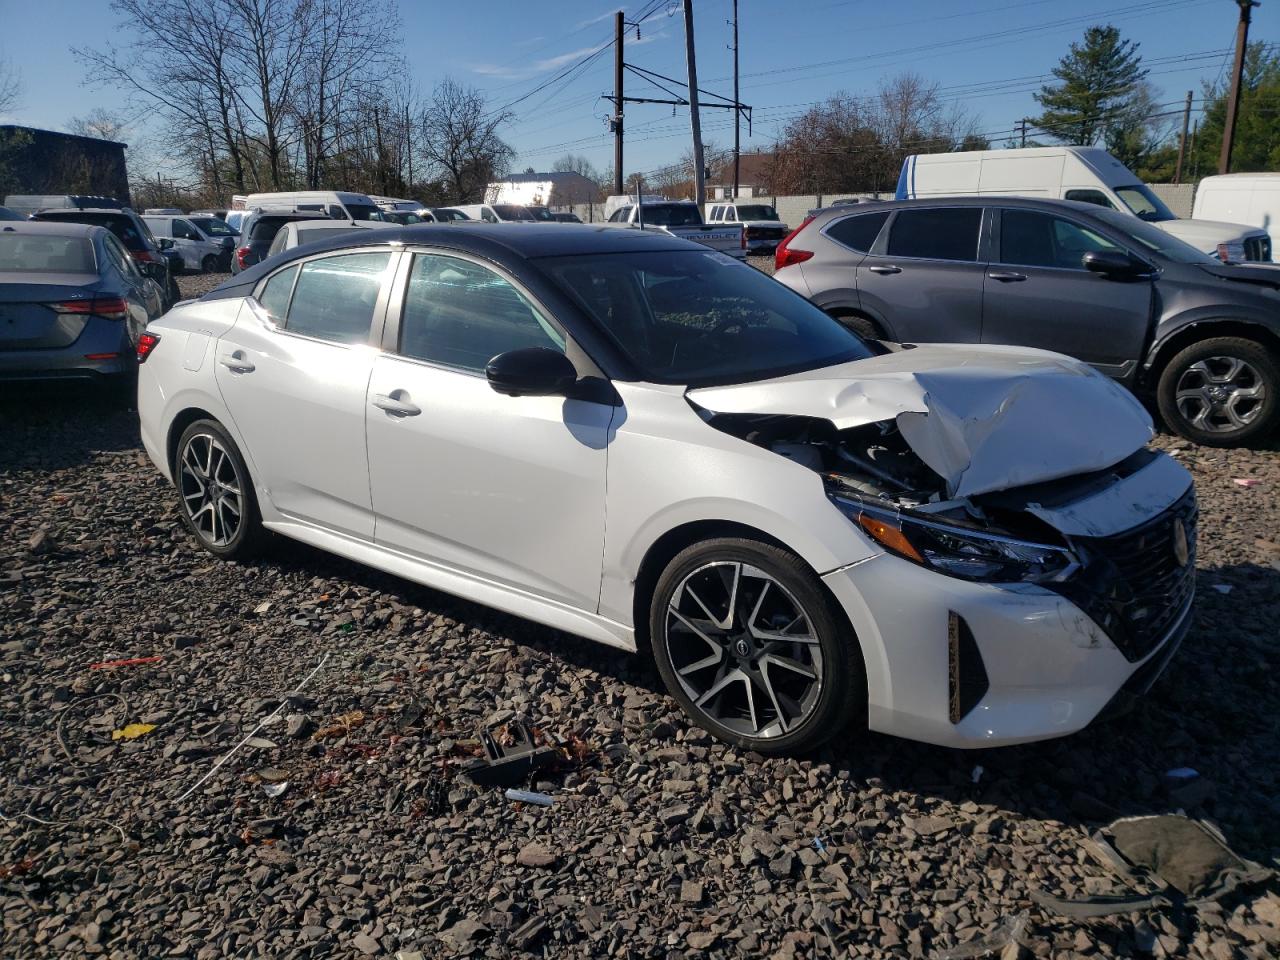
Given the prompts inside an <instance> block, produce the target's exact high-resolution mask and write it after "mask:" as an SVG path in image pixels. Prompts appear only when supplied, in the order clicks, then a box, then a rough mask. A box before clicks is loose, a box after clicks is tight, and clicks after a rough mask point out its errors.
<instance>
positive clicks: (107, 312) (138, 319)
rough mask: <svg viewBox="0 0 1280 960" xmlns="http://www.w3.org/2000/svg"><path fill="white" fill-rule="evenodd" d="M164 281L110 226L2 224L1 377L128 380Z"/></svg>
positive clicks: (157, 312) (0, 379) (158, 310)
mask: <svg viewBox="0 0 1280 960" xmlns="http://www.w3.org/2000/svg"><path fill="white" fill-rule="evenodd" d="M161 312H162V309H161V298H160V288H159V287H158V286H157V285H156V283H155V281H154V280H151V279H149V278H147V277H144V276H143V275H142V273H141V271H140V270H139V269H138V267H137V265H136V264H135V263H134V260H133V258H132V257H131V256H129V253H128V251H127V250H126V249H125V248H124V245H123V244H121V242H120V241H119V240H118V239H116V237H115V236H114V235H113V234H112V233H111V231H109V230H107V229H106V228H104V227H98V226H92V225H89V224H83V223H38V222H21V223H6V224H5V225H4V227H3V228H0V382H3V381H12V380H54V379H72V380H97V381H105V382H114V383H120V384H123V385H125V386H127V385H128V384H129V383H131V381H132V378H133V375H134V374H135V373H136V371H137V356H136V354H137V348H138V340H139V337H140V335H141V334H142V331H143V330H144V329H145V328H146V326H147V324H148V323H149V322H150V321H151V320H153V319H155V318H156V317H159V316H160V314H161Z"/></svg>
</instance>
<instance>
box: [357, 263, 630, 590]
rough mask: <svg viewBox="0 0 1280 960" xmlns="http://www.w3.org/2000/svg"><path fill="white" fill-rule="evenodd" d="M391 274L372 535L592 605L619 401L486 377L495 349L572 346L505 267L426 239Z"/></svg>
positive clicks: (373, 405)
mask: <svg viewBox="0 0 1280 960" xmlns="http://www.w3.org/2000/svg"><path fill="white" fill-rule="evenodd" d="M400 272H401V278H400V280H399V282H398V283H397V290H398V291H401V292H397V293H396V294H395V295H393V298H392V300H393V306H392V309H391V319H390V320H389V326H388V337H389V338H390V340H389V342H388V343H386V344H384V345H385V346H386V347H387V349H386V351H385V352H384V353H383V355H381V356H379V357H378V358H377V359H376V360H375V361H374V364H373V378H372V380H371V381H370V384H369V400H368V404H367V405H366V417H367V423H368V431H367V435H368V450H369V481H370V487H371V490H372V493H373V508H374V514H375V517H376V540H377V542H378V543H379V544H380V545H383V546H385V547H387V548H389V549H392V550H396V551H399V552H401V553H405V554H410V555H412V556H414V557H417V558H419V559H422V560H426V561H429V562H432V563H436V564H441V565H443V566H446V567H449V568H452V569H453V570H457V571H461V572H463V573H465V574H469V575H471V576H474V577H477V578H481V579H484V580H488V581H491V582H497V583H499V584H502V585H504V586H506V587H514V588H516V589H520V590H526V591H530V592H532V593H535V594H538V595H539V596H542V597H546V598H550V599H553V600H556V601H559V602H561V603H564V604H567V605H569V606H572V607H575V608H577V609H582V610H588V611H594V610H595V609H596V607H597V604H598V599H599V591H600V570H601V555H602V549H603V544H604V494H605V462H606V457H607V452H606V444H607V440H608V436H609V428H610V423H611V421H612V418H613V414H614V408H613V407H612V406H608V405H606V404H603V403H594V402H590V401H586V400H576V399H575V400H570V399H566V398H565V397H510V396H505V395H502V394H499V393H497V392H496V391H494V390H493V389H492V388H491V387H490V386H489V383H488V381H487V380H486V378H485V374H484V369H485V365H486V364H487V363H488V361H489V360H490V359H491V358H492V357H494V356H496V355H497V354H500V353H504V352H506V351H508V350H514V349H518V348H522V347H547V348H550V349H553V350H560V351H566V347H567V341H566V337H565V335H564V333H563V331H562V330H561V329H560V328H559V327H558V326H557V325H556V324H555V323H554V321H553V320H552V319H551V318H550V315H549V313H548V312H547V311H545V310H544V309H542V308H541V307H540V306H538V305H537V304H536V303H535V302H534V300H533V298H532V297H531V296H530V295H529V294H527V293H526V292H524V291H523V290H522V289H521V288H520V287H518V286H517V285H516V284H515V283H514V282H513V281H512V280H511V279H510V278H509V277H506V276H504V275H502V274H501V273H499V272H497V271H496V270H495V269H493V268H492V267H491V266H489V265H486V264H483V263H481V262H479V261H476V260H472V259H470V258H465V257H463V256H461V255H457V254H452V253H450V254H443V253H436V252H425V251H423V252H416V253H414V254H412V257H411V259H410V258H407V259H406V262H405V263H404V264H403V265H402V267H401V271H400ZM569 352H570V355H571V356H572V355H573V352H572V351H569Z"/></svg>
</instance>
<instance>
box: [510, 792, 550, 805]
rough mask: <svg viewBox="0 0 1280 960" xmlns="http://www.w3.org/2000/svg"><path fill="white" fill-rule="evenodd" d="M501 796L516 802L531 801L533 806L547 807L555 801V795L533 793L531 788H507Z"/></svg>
mask: <svg viewBox="0 0 1280 960" xmlns="http://www.w3.org/2000/svg"><path fill="white" fill-rule="evenodd" d="M503 796H505V797H506V798H507V799H508V800H514V801H516V802H517V803H531V804H533V805H534V806H535V807H549V806H551V805H552V804H554V803H555V802H556V800H555V797H552V796H551V795H550V794H546V793H535V792H533V791H532V790H507V792H506V793H505V794H503Z"/></svg>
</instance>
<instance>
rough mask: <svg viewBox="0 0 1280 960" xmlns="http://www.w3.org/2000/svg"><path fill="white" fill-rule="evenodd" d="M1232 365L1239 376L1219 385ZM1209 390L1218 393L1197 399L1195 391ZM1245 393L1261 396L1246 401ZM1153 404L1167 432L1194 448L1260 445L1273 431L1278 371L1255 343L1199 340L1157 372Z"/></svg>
mask: <svg viewBox="0 0 1280 960" xmlns="http://www.w3.org/2000/svg"><path fill="white" fill-rule="evenodd" d="M1235 364H1240V365H1241V366H1240V367H1239V372H1237V373H1235V374H1234V375H1233V376H1232V379H1231V380H1230V381H1229V382H1228V381H1226V380H1223V378H1225V377H1226V376H1227V375H1228V373H1229V372H1230V371H1231V370H1232V369H1233V365H1235ZM1210 375H1212V376H1213V377H1217V378H1218V379H1219V380H1221V381H1222V382H1214V381H1213V380H1212V379H1211V377H1210ZM1213 389H1217V390H1218V391H1219V392H1218V393H1214V394H1212V395H1209V394H1206V395H1205V398H1204V399H1199V398H1198V396H1197V394H1198V393H1199V391H1201V390H1205V391H1210V390H1213ZM1251 391H1260V393H1261V395H1260V396H1250V395H1249V394H1250V392H1251ZM1220 397H1225V399H1218V398H1220ZM1156 404H1157V406H1158V407H1159V410H1160V416H1161V417H1162V418H1163V419H1164V422H1165V423H1166V424H1167V425H1168V427H1169V429H1170V430H1172V431H1173V432H1174V433H1176V434H1178V435H1179V436H1181V437H1186V438H1187V439H1188V440H1192V441H1194V442H1196V443H1200V444H1204V445H1205V446H1209V447H1237V446H1241V445H1243V444H1246V443H1249V442H1251V441H1256V440H1261V439H1262V438H1263V437H1265V436H1266V435H1267V434H1268V433H1270V432H1271V430H1272V429H1273V428H1274V427H1275V421H1276V412H1277V407H1278V405H1280V365H1278V364H1277V359H1276V355H1275V354H1274V353H1272V352H1271V351H1270V350H1268V349H1267V348H1266V347H1264V346H1263V345H1262V344H1260V343H1258V342H1257V341H1256V340H1248V339H1245V338H1244V337H1214V338H1212V339H1209V340H1201V341H1200V342H1199V343H1193V344H1192V345H1191V346H1189V347H1186V348H1185V349H1183V350H1181V351H1180V352H1179V353H1177V354H1176V355H1175V356H1174V357H1173V359H1171V360H1170V361H1169V363H1168V364H1167V365H1166V366H1165V368H1164V370H1163V371H1161V373H1160V379H1159V381H1158V382H1157V385H1156ZM1202 411H1203V415H1202Z"/></svg>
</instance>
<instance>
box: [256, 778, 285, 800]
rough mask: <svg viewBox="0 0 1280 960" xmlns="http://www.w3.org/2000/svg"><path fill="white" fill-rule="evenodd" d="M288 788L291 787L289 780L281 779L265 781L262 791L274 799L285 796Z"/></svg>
mask: <svg viewBox="0 0 1280 960" xmlns="http://www.w3.org/2000/svg"><path fill="white" fill-rule="evenodd" d="M288 789H289V781H288V780H281V781H280V782H279V783H264V784H263V785H262V792H263V793H265V794H266V795H267V796H268V797H272V798H273V799H274V798H275V797H280V796H283V795H284V792H285V791H286V790H288Z"/></svg>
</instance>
